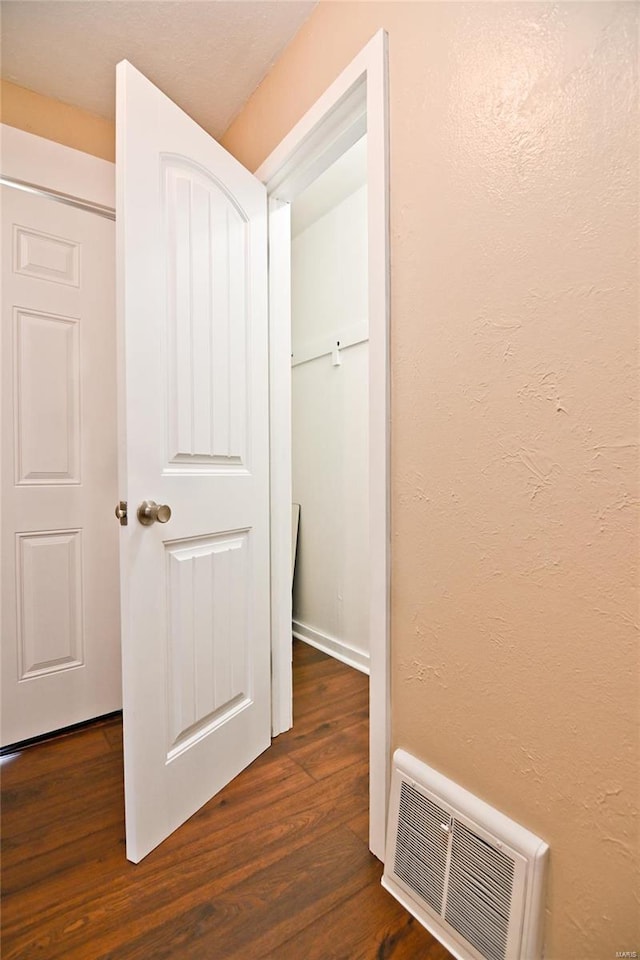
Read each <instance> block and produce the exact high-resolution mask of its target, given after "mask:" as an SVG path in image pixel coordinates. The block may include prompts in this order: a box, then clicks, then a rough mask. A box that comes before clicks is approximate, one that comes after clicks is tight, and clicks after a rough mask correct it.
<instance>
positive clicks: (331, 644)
mask: <svg viewBox="0 0 640 960" xmlns="http://www.w3.org/2000/svg"><path fill="white" fill-rule="evenodd" d="M291 632H292V633H293V635H294V637H295V638H296V640H302V641H303V642H304V643H308V644H310V645H311V646H312V647H315V648H316V649H317V650H322V652H323V653H326V654H328V655H329V656H330V657H334V659H336V660H340V661H341V663H346V664H347V666H348V667H354V668H355V669H356V670H359V671H360V673H366V674H367V676H368V675H369V654H368V653H363V652H362V650H356V649H355V647H351V646H350V645H349V644H348V643H345V642H344V641H343V640H338V639H337V637H330V636H329V635H328V634H327V633H322V631H321V630H317V629H316V628H314V627H310V626H309V625H308V624H307V623H301V622H300V621H299V620H293V621H292V623H291Z"/></svg>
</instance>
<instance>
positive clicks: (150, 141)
mask: <svg viewBox="0 0 640 960" xmlns="http://www.w3.org/2000/svg"><path fill="white" fill-rule="evenodd" d="M117 141H118V155H117V224H118V254H117V270H118V298H119V317H120V319H119V330H120V335H121V342H120V363H121V368H120V379H119V387H120V431H121V445H120V457H121V461H120V462H121V474H120V488H119V489H120V493H119V497H120V499H121V500H124V501H127V504H128V523H127V525H126V526H122V527H121V528H120V558H121V592H122V644H123V646H122V650H123V682H124V688H123V689H124V746H125V805H126V828H127V856H128V857H129V859H131V860H133V861H138V860H140V859H141V858H142V857H143V856H145V855H146V854H147V853H148V852H149V851H150V850H151V849H152V848H153V847H154V846H156V845H157V844H158V843H160V842H161V840H163V839H164V838H165V837H166V836H167V835H168V834H169V833H171V831H173V830H174V829H175V828H176V827H178V826H179V825H180V824H181V823H183V822H184V821H185V820H186V819H187V818H188V817H189V816H191V814H193V813H194V812H195V811H196V810H197V809H198V808H199V807H200V806H202V804H204V803H205V802H206V801H207V800H209V799H210V798H211V797H212V796H213V795H214V794H215V793H216V792H217V791H218V790H220V789H221V788H222V787H223V786H224V785H225V784H226V783H228V782H229V781H230V780H231V779H232V778H233V777H234V776H235V775H236V774H237V773H239V772H240V771H241V770H242V769H243V768H244V767H246V766H247V765H248V764H249V763H250V762H251V761H252V760H253V759H254V758H255V757H256V756H257V755H258V754H259V753H261V752H262V751H263V750H264V749H265V748H266V747H267V746H268V745H269V743H270V634H269V498H268V496H269V490H268V365H267V364H268V355H267V262H266V216H267V209H266V195H265V189H264V187H263V185H262V184H261V183H260V182H259V181H258V180H256V179H255V178H254V177H253V176H252V175H251V174H249V173H248V172H247V171H246V170H245V169H244V168H243V167H242V166H241V165H240V164H239V163H237V161H235V160H234V159H233V158H232V157H231V156H230V155H229V154H227V153H226V152H225V151H224V150H223V149H222V148H221V147H220V146H219V145H218V144H217V143H216V142H215V141H214V140H212V139H211V138H210V137H209V136H208V135H207V134H206V133H205V132H204V131H203V130H202V129H201V128H200V127H198V126H197V125H196V124H195V123H194V122H193V121H192V120H191V119H190V118H189V117H187V116H186V115H185V114H184V113H183V112H182V111H181V110H179V109H178V107H176V106H175V104H173V103H172V102H171V101H170V100H168V99H167V98H166V97H165V96H163V95H162V94H161V93H160V91H158V90H157V89H156V88H155V87H154V86H153V85H152V84H151V83H149V81H148V80H146V79H145V77H143V76H142V74H140V73H138V71H136V70H135V69H134V68H133V67H132V66H131V65H130V64H128V63H126V62H124V63H121V64H119V65H118V72H117ZM144 501H153V502H155V503H156V504H158V505H160V506H161V507H168V508H170V511H171V515H170V517H169V511H168V510H166V509H162V510H160V511H159V512H158V513H157V519H155V521H154V522H152V523H150V524H143V523H141V522H140V520H139V519H138V516H137V511H138V508H139V507H140V505H141V504H142V503H143V502H144ZM148 514H149V519H152V520H153V518H154V516H156V510H155V508H153V507H149V508H148Z"/></svg>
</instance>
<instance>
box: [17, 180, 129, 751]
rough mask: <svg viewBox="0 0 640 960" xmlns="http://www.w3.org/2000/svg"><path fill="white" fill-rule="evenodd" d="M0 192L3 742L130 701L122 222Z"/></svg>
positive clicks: (90, 716) (47, 729)
mask: <svg viewBox="0 0 640 960" xmlns="http://www.w3.org/2000/svg"><path fill="white" fill-rule="evenodd" d="M0 189H1V190H2V194H1V196H2V497H1V500H2V502H1V507H2V539H1V556H2V642H1V651H2V723H1V734H2V745H3V746H6V745H8V744H12V743H16V742H18V741H21V740H26V739H29V738H30V737H35V736H39V735H40V734H43V733H48V732H50V731H53V730H57V729H59V728H61V727H66V726H69V725H71V724H74V723H78V722H81V721H84V720H88V719H91V718H92V717H96V716H100V715H101V714H105V713H109V712H110V711H113V710H118V709H119V708H120V706H121V670H120V622H119V585H118V555H117V551H118V541H117V530H115V529H114V520H113V501H114V499H115V496H116V491H117V475H116V463H117V455H116V429H115V420H116V395H115V379H116V375H115V371H116V351H115V296H114V275H115V274H114V224H113V222H111V221H109V220H106V219H103V218H101V217H98V216H95V215H93V214H91V213H88V212H86V211H82V210H78V209H75V208H73V207H70V206H66V205H63V204H61V203H58V202H55V201H53V200H50V199H46V198H43V197H39V196H33V195H28V194H26V193H23V192H21V191H18V190H15V189H12V188H9V187H6V186H3V187H2V188H0Z"/></svg>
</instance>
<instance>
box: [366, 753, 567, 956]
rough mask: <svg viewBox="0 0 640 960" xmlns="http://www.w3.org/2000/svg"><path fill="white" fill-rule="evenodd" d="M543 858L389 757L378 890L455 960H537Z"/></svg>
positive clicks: (494, 819) (433, 777)
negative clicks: (383, 851) (388, 789)
mask: <svg viewBox="0 0 640 960" xmlns="http://www.w3.org/2000/svg"><path fill="white" fill-rule="evenodd" d="M548 851H549V848H548V846H547V844H546V843H544V841H542V840H540V838H539V837H536V836H534V835H533V834H532V833H530V832H529V831H528V830H525V828H524V827H521V826H519V825H518V824H517V823H514V822H513V820H510V819H509V818H508V817H506V816H504V814H502V813H500V812H499V811H498V810H494V809H493V807H490V806H489V805H488V804H486V803H484V801H482V800H479V799H478V797H474V796H473V794H471V793H469V792H468V791H467V790H464V789H463V788H462V787H460V786H458V784H456V783H453V782H452V781H451V780H448V779H447V778H446V777H443V776H442V774H440V773H438V772H437V771H436V770H433V769H432V767H428V766H427V765H426V764H425V763H421V762H420V761H419V760H416V758H415V757H412V756H411V755H410V754H408V753H406V752H405V751H404V750H396V752H395V754H394V757H393V777H392V784H391V800H390V805H389V829H388V832H387V850H386V859H385V868H384V875H383V877H382V885H383V887H385V888H386V889H387V890H388V891H389V892H390V893H392V894H393V896H394V897H396V899H398V900H399V901H400V902H401V903H402V904H403V906H405V907H406V908H407V910H409V912H410V913H412V914H413V916H414V917H416V919H417V920H419V921H420V923H422V925H423V926H425V927H426V928H427V930H429V931H430V932H431V933H432V934H433V935H434V937H436V938H437V939H438V940H439V941H440V942H441V943H443V944H444V945H445V947H447V949H448V950H449V951H450V952H451V953H452V954H453V955H454V957H458V960H539V958H540V957H541V956H542V918H543V911H544V899H543V898H544V874H545V868H546V862H547V858H548Z"/></svg>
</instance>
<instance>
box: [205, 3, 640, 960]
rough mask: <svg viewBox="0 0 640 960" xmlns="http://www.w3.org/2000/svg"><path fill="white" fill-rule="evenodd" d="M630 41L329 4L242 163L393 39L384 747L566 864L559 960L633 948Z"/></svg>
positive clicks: (505, 10)
mask: <svg viewBox="0 0 640 960" xmlns="http://www.w3.org/2000/svg"><path fill="white" fill-rule="evenodd" d="M637 16H638V9H637V7H636V6H635V5H634V4H630V3H580V2H578V3H567V4H547V3H535V4H533V3H532V4H529V3H524V4H521V5H518V4H512V3H500V2H496V3H469V4H467V3H444V2H442V3H426V2H423V3H402V2H400V3H369V2H361V3H331V2H322V3H321V4H320V6H319V7H318V8H317V10H316V11H315V12H314V14H313V15H312V17H311V18H310V20H309V21H308V23H307V24H306V25H305V27H303V29H302V31H301V32H300V33H299V34H298V36H297V37H296V39H295V40H294V41H293V43H292V44H291V45H290V47H289V48H288V49H287V51H286V52H285V54H284V56H283V57H282V58H281V60H280V61H279V63H278V64H277V65H276V67H275V68H274V70H273V71H272V73H271V74H270V75H269V77H268V78H267V79H266V81H265V82H264V83H263V84H262V85H261V87H259V89H258V90H257V91H256V93H255V94H254V96H253V97H252V99H251V100H250V102H249V104H248V105H247V106H246V108H245V109H244V111H243V112H242V113H241V115H240V116H239V118H238V119H237V120H236V122H235V123H234V124H233V125H232V126H231V128H230V129H229V131H228V132H227V134H226V136H225V138H224V142H225V145H226V146H227V147H228V148H229V149H230V150H231V151H232V152H233V153H235V154H236V155H237V156H238V157H240V159H242V160H243V161H244V162H245V163H247V165H249V166H250V167H252V168H255V167H256V166H257V165H258V164H259V162H260V161H261V160H262V159H263V158H264V157H265V156H266V155H267V154H268V153H269V152H270V151H271V149H272V148H273V147H274V146H275V145H276V144H277V143H278V142H279V140H280V139H281V137H282V136H283V135H284V134H285V133H287V131H288V130H289V129H290V128H291V126H292V125H293V124H294V123H295V121H296V120H297V119H298V118H299V117H300V116H301V114H302V113H303V112H304V110H305V109H307V108H308V107H309V106H310V105H311V104H312V103H313V102H314V100H315V99H316V98H317V97H318V96H319V94H320V93H321V92H322V91H323V90H324V89H325V88H326V87H327V86H328V84H329V83H330V82H331V81H332V80H333V79H334V77H335V76H336V75H337V73H338V72H339V71H340V69H341V68H342V67H343V66H344V65H345V64H346V63H347V62H348V61H349V60H350V59H351V58H352V57H353V56H354V55H355V54H356V52H357V51H358V50H359V49H360V48H361V47H362V46H363V45H364V43H365V42H366V41H367V40H368V39H369V38H370V37H371V36H372V35H373V33H374V32H375V31H376V30H377V29H378V28H379V27H385V28H386V29H387V30H388V32H389V49H390V91H391V93H390V98H391V243H392V247H391V269H392V278H391V279H392V318H391V350H392V425H393V439H392V509H393V515H392V528H393V557H392V577H393V583H392V602H393V614H392V645H393V649H392V663H393V738H394V743H395V744H396V745H402V746H404V747H406V748H408V749H409V750H411V751H413V752H414V753H415V754H417V755H418V756H419V757H421V758H422V759H424V760H425V761H427V762H428V763H431V764H433V765H434V766H435V767H437V768H439V769H440V770H441V771H442V772H443V773H445V774H447V775H449V776H451V777H453V778H454V779H455V780H457V781H459V782H460V783H462V784H463V785H464V786H465V787H467V788H468V789H470V790H472V791H474V792H476V793H478V794H479V795H480V796H482V797H483V798H484V799H485V800H487V801H488V802H490V803H492V804H494V805H495V806H497V807H499V808H500V809H501V810H503V811H505V812H506V813H507V814H509V815H511V816H512V817H513V818H515V819H516V820H518V821H520V822H522V823H523V824H525V825H526V826H527V827H529V828H530V829H531V830H533V831H535V832H537V833H539V834H540V835H541V836H542V837H544V838H545V839H546V840H547V841H548V842H549V843H550V845H551V850H552V861H551V876H550V886H549V894H548V917H547V936H548V953H547V955H548V956H549V957H551V958H552V960H567V958H574V957H576V958H578V957H579V958H582V960H584V958H594V960H595V958H597V960H607V958H613V957H615V952H616V951H617V950H637V949H639V948H640V930H639V929H638V916H640V912H639V910H638V898H637V892H636V891H637V885H636V882H635V879H634V876H633V870H634V860H637V855H638V834H637V821H635V820H634V819H633V811H634V806H635V804H636V801H637V799H638V648H637V629H638V627H637V618H638V609H637V567H636V562H637V558H638V537H637V532H638V527H637V514H636V513H635V507H636V504H637V502H638V500H637V497H638V490H637V467H638V436H637V425H638V423H637V403H636V399H635V397H636V388H637V362H636V361H637V333H638V328H637V321H638V313H637V308H638V274H637V267H636V262H635V261H636V254H637V236H638V235H637V232H636V226H637V224H636V222H635V218H636V214H637V201H638V170H637V161H638V133H637V129H638V128H637V121H638V115H637V106H638V101H637V92H636V90H635V88H634V85H633V84H634V68H635V67H636V66H637V57H638V48H637V37H638V33H637Z"/></svg>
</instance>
